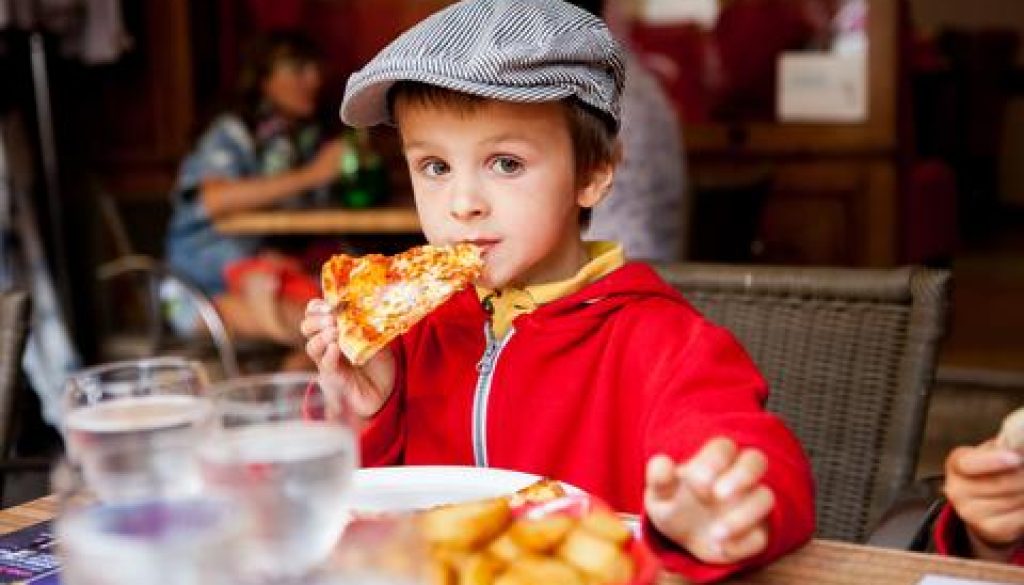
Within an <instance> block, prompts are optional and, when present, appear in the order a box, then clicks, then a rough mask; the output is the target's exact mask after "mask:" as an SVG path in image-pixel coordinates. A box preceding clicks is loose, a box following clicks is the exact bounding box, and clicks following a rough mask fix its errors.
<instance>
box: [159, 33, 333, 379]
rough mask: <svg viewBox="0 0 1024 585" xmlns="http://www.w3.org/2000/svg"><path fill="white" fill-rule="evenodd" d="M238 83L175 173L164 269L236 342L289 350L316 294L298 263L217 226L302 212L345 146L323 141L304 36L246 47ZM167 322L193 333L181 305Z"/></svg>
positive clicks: (314, 66)
mask: <svg viewBox="0 0 1024 585" xmlns="http://www.w3.org/2000/svg"><path fill="white" fill-rule="evenodd" d="M249 49H250V50H249V51H248V52H247V54H246V60H245V62H244V65H243V70H242V72H241V74H240V75H239V80H238V96H237V104H236V107H235V108H234V109H233V110H232V111H230V112H227V113H224V114H222V115H221V116H219V117H218V118H217V119H216V120H215V121H214V122H213V123H212V124H211V125H210V127H209V128H208V129H207V130H206V132H205V133H204V135H203V137H202V138H201V139H200V141H199V143H198V144H197V145H196V147H195V149H194V150H193V151H192V152H191V153H190V154H189V156H188V157H187V158H186V159H185V161H184V162H183V163H182V165H181V170H180V172H179V174H178V178H177V182H176V184H175V187H174V192H173V196H172V199H173V204H174V212H173V215H172V217H171V221H170V226H169V228H168V234H167V241H166V254H167V260H168V262H169V264H170V265H171V267H172V268H174V269H175V270H177V271H178V272H179V273H181V274H183V275H184V276H186V277H187V278H188V279H189V280H190V281H191V282H193V283H194V284H196V285H197V286H198V287H199V288H200V289H201V290H203V292H205V293H206V294H208V295H209V296H210V297H211V298H212V299H213V301H214V304H215V305H216V307H217V310H218V312H219V313H220V314H221V316H222V317H223V318H224V321H225V323H226V324H227V326H228V328H229V329H230V330H231V332H232V333H234V334H236V335H238V336H240V337H244V338H256V339H269V340H274V341H277V342H279V343H282V344H285V345H289V346H293V347H295V348H296V351H297V353H298V354H299V355H298V356H296V357H302V358H303V359H302V360H297V359H296V360H294V361H295V362H303V363H305V364H308V360H305V357H304V356H303V355H301V353H302V352H301V350H300V347H301V341H302V340H301V338H299V337H298V335H297V333H296V332H297V329H298V324H299V322H300V320H301V319H302V314H303V309H304V307H305V305H306V303H307V302H308V301H309V299H310V298H312V297H314V296H316V295H317V293H318V286H317V282H316V280H315V279H314V278H312V277H311V276H310V275H308V274H306V273H305V272H304V271H303V269H302V267H301V266H300V264H299V262H298V261H296V260H294V259H291V258H288V257H285V256H283V255H282V254H279V253H267V251H266V250H265V248H264V244H265V243H264V242H263V241H262V239H261V238H257V237H243V236H228V235H225V234H221V233H219V232H217V230H216V229H215V228H214V225H213V221H214V220H215V219H217V218H220V217H224V216H227V215H230V214H232V213H237V212H242V211H249V210H257V209H270V208H278V207H308V206H311V205H313V204H314V203H316V201H314V199H315V194H314V191H316V190H317V189H320V188H322V187H324V186H325V185H328V184H329V183H330V182H331V181H332V180H334V179H335V177H337V175H338V166H339V162H338V161H339V159H340V157H341V153H342V148H343V146H342V143H341V141H339V140H328V141H325V140H324V137H323V133H322V131H321V128H320V127H319V126H318V125H317V123H316V121H315V114H316V110H317V100H318V97H319V94H320V87H321V71H320V61H319V59H320V56H319V52H318V50H317V49H316V47H315V46H314V45H313V44H312V43H311V42H310V41H309V40H308V39H306V38H305V37H304V36H302V35H300V34H298V33H293V32H287V31H278V32H272V33H268V34H266V35H264V36H262V37H260V38H259V39H256V41H255V42H254V43H253V44H252V46H251V47H250V48H249ZM176 306H179V307H182V308H183V310H182V314H180V315H172V319H173V320H175V321H176V322H177V325H178V326H179V327H180V328H181V329H184V330H190V329H191V328H193V327H195V326H196V315H195V314H194V311H191V312H190V311H188V310H187V308H188V307H189V305H186V304H184V303H178V304H177V305H176Z"/></svg>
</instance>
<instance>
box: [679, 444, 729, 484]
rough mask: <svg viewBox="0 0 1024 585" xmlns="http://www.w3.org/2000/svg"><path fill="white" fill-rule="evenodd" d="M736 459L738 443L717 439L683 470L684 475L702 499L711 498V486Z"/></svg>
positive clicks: (705, 445) (702, 448) (707, 445)
mask: <svg viewBox="0 0 1024 585" xmlns="http://www.w3.org/2000/svg"><path fill="white" fill-rule="evenodd" d="M735 459H736V443H734V442H733V441H732V439H727V438H725V437H716V438H714V439H711V440H710V441H708V442H707V443H705V444H704V446H703V447H701V450H700V451H698V452H697V454H696V455H694V456H693V458H692V459H690V460H689V461H688V462H687V463H686V465H684V466H683V468H682V471H681V472H682V475H683V477H684V478H685V479H686V481H687V483H689V484H690V485H691V486H693V488H694V489H695V490H696V491H697V493H698V494H700V495H701V497H702V498H710V496H711V486H712V485H713V484H714V482H715V480H716V479H717V478H718V476H719V475H720V474H721V473H722V472H723V471H725V470H726V469H728V468H729V467H730V466H731V465H732V463H733V461H734V460H735Z"/></svg>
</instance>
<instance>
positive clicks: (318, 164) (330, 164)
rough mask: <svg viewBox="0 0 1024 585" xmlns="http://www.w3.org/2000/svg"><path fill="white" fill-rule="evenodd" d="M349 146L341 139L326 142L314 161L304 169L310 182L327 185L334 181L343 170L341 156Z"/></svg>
mask: <svg viewBox="0 0 1024 585" xmlns="http://www.w3.org/2000/svg"><path fill="white" fill-rule="evenodd" d="M345 148H347V146H346V145H345V143H344V142H343V141H342V140H341V139H335V140H331V141H328V142H325V143H324V144H323V146H321V147H320V150H318V151H317V153H316V155H315V156H314V157H313V160H311V161H309V163H308V164H306V166H305V167H304V171H305V172H306V173H308V176H309V178H310V180H311V181H312V182H314V183H316V184H317V185H326V184H327V183H330V182H331V181H333V180H334V179H335V178H336V177H337V176H338V173H339V170H338V169H340V168H341V155H342V153H343V152H344V151H345Z"/></svg>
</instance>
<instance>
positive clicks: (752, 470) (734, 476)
mask: <svg viewBox="0 0 1024 585" xmlns="http://www.w3.org/2000/svg"><path fill="white" fill-rule="evenodd" d="M767 466H768V463H767V461H766V460H765V457H764V454H763V453H761V451H759V450H757V449H744V450H742V451H740V455H739V457H737V458H736V462H735V463H734V464H733V465H732V467H730V468H729V469H727V470H726V471H725V473H723V474H722V475H720V476H719V477H718V480H716V481H715V485H714V488H713V491H714V494H715V497H717V498H718V499H720V500H728V499H730V498H733V497H735V496H736V495H737V494H742V493H745V492H748V491H750V490H751V489H753V488H754V486H756V485H757V484H758V482H760V481H761V478H762V477H764V472H765V469H766V468H767Z"/></svg>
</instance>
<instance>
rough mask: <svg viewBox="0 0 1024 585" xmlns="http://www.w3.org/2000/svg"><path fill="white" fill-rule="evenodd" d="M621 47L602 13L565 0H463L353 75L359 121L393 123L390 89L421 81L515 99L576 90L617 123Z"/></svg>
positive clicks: (348, 111)
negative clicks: (395, 85)
mask: <svg viewBox="0 0 1024 585" xmlns="http://www.w3.org/2000/svg"><path fill="white" fill-rule="evenodd" d="M624 80H625V66H624V63H623V55H622V49H621V48H620V47H619V45H618V43H616V42H615V40H614V39H613V38H612V36H611V34H610V33H609V31H608V27H607V26H605V24H604V22H603V21H601V19H599V18H597V17H595V16H593V15H592V14H590V13H588V12H586V11H584V10H581V9H579V8H577V7H575V6H573V5H571V4H568V3H566V2H563V1H562V0H464V1H463V2H459V3H457V4H453V5H452V6H449V7H447V8H445V9H443V10H441V11H439V12H437V13H436V14H434V15H432V16H430V17H428V18H427V19H426V20H424V21H422V22H420V23H419V24H417V25H416V26H414V27H413V28H411V29H409V30H408V31H406V32H405V33H403V34H402V35H401V36H399V37H398V38H397V39H395V40H394V41H393V42H392V43H391V44H390V45H388V46H387V47H385V48H384V49H383V50H382V51H381V52H380V53H378V54H377V56H376V57H374V58H373V59H372V60H371V61H370V62H369V63H367V64H366V66H365V67H364V68H363V69H361V70H360V71H357V72H356V73H354V74H352V76H351V77H350V78H349V80H348V85H347V86H346V87H345V99H344V100H343V101H342V103H341V119H342V120H343V121H344V122H345V123H346V124H349V125H351V126H355V127H365V126H373V125H376V124H381V123H393V120H392V119H391V113H390V112H389V111H388V103H387V101H388V100H387V97H388V91H389V90H390V89H391V87H392V86H393V85H394V84H395V82H398V81H418V82H422V83H427V84H431V85H437V86H440V87H444V88H447V89H451V90H455V91H460V92H464V93H469V94H473V95H478V96H481V97H486V98H492V99H497V100H504V101H511V102H546V101H554V100H560V99H563V98H567V97H570V96H573V97H575V98H577V99H579V100H580V101H581V102H583V103H585V104H587V105H589V106H591V107H593V108H594V109H596V110H598V111H599V112H600V113H603V114H605V115H606V116H607V117H608V119H609V120H610V121H611V122H612V123H613V124H614V126H615V127H618V124H619V97H620V96H621V94H622V86H623V83H624Z"/></svg>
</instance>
